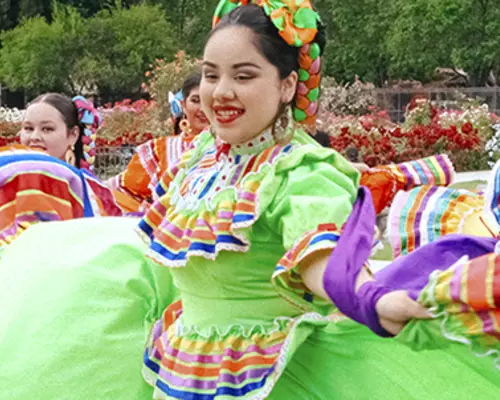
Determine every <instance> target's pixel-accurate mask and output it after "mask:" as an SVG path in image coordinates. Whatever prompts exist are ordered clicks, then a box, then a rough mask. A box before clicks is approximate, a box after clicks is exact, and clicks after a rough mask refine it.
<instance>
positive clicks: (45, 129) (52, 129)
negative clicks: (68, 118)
mask: <svg viewBox="0 0 500 400" xmlns="http://www.w3.org/2000/svg"><path fill="white" fill-rule="evenodd" d="M42 130H43V131H44V132H53V131H54V128H49V127H45V128H43V129H42Z"/></svg>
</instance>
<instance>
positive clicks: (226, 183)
mask: <svg viewBox="0 0 500 400" xmlns="http://www.w3.org/2000/svg"><path fill="white" fill-rule="evenodd" d="M291 149H292V145H287V146H284V147H281V146H277V145H275V146H272V147H269V148H267V149H266V150H264V151H263V152H262V153H258V154H249V155H238V154H237V155H229V156H228V158H229V160H220V161H219V160H218V159H217V151H216V148H215V147H214V146H211V147H209V148H208V149H207V150H206V151H205V152H204V153H203V154H202V155H201V158H200V159H198V160H197V162H196V166H194V167H193V166H191V165H190V162H192V158H193V154H192V152H195V149H193V151H192V152H191V151H188V152H186V153H185V155H184V156H183V158H182V160H181V162H180V163H179V164H178V166H176V167H174V169H173V170H169V171H167V172H166V173H165V174H163V176H162V179H161V182H160V184H159V185H158V187H157V195H158V196H159V199H158V200H157V201H156V202H154V203H153V205H152V206H151V208H150V209H149V210H148V212H147V213H146V215H145V216H144V218H143V220H142V221H141V222H140V224H139V232H140V233H141V234H142V235H143V236H145V237H146V238H147V240H148V241H150V250H149V253H148V255H149V256H150V257H151V258H153V259H155V260H156V261H158V262H160V263H162V264H164V265H167V266H172V267H181V266H185V264H186V262H187V260H188V258H189V257H190V256H202V257H205V258H207V259H215V258H216V256H217V254H218V252H219V251H221V250H230V251H247V250H248V247H249V241H248V239H247V233H246V232H244V231H243V230H244V228H248V227H250V226H251V225H252V224H253V223H254V222H255V221H256V220H257V218H258V216H259V190H260V188H261V184H262V181H263V180H264V178H265V176H266V171H267V169H268V168H271V166H272V165H273V164H274V163H276V161H277V160H278V159H279V158H281V157H282V156H284V155H286V154H288V153H289V152H290V150H291ZM220 163H223V164H224V165H226V166H227V167H224V168H221V165H220Z"/></svg>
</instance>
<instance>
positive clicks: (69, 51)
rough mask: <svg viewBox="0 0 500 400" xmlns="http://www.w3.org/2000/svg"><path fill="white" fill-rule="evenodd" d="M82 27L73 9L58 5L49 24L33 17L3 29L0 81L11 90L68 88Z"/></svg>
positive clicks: (80, 50) (82, 24)
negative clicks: (13, 27)
mask: <svg viewBox="0 0 500 400" xmlns="http://www.w3.org/2000/svg"><path fill="white" fill-rule="evenodd" d="M84 28H85V24H84V20H83V19H82V18H81V16H80V15H79V14H78V13H77V12H76V11H75V10H73V9H71V8H68V7H58V8H55V9H54V13H53V22H52V24H48V23H47V22H46V21H45V19H44V18H42V17H34V18H31V19H27V20H25V21H23V23H22V24H21V25H19V26H18V27H16V28H15V29H13V30H11V31H7V32H5V33H4V34H2V35H1V36H0V38H1V40H2V42H3V47H2V49H1V50H0V76H1V77H2V78H3V79H2V80H3V81H4V82H5V83H7V84H8V85H9V87H10V88H12V89H20V88H25V89H27V90H30V91H34V92H42V91H49V90H54V91H68V90H71V89H72V88H73V83H72V81H71V78H70V76H71V70H72V66H73V64H74V63H75V62H76V60H77V57H78V55H79V54H80V53H81V52H82V43H81V40H80V35H81V33H82V31H84Z"/></svg>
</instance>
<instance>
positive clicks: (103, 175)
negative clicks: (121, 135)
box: [94, 146, 135, 180]
mask: <svg viewBox="0 0 500 400" xmlns="http://www.w3.org/2000/svg"><path fill="white" fill-rule="evenodd" d="M134 151H135V147H134V146H121V147H108V146H106V147H98V148H97V152H96V157H95V163H94V173H95V174H96V175H97V176H98V177H99V178H100V179H102V180H106V179H108V178H111V177H113V176H115V175H118V174H119V173H120V172H122V171H124V170H125V168H127V164H128V163H129V161H130V159H131V158H132V155H133V154H134Z"/></svg>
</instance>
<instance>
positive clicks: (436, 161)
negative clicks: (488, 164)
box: [383, 154, 455, 190]
mask: <svg viewBox="0 0 500 400" xmlns="http://www.w3.org/2000/svg"><path fill="white" fill-rule="evenodd" d="M383 168H384V169H387V170H389V171H391V172H392V173H393V174H394V175H396V177H398V180H399V181H400V182H401V183H402V184H403V186H404V190H410V189H412V188H414V187H417V186H421V185H435V186H448V185H450V184H451V183H452V182H453V180H454V178H455V169H454V168H453V164H452V162H451V161H450V159H449V157H448V156H447V155H446V154H442V155H438V156H432V157H427V158H423V159H421V160H416V161H409V162H405V163H401V164H392V165H388V166H384V167H383Z"/></svg>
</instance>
